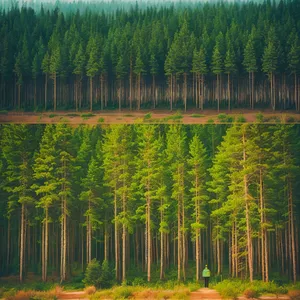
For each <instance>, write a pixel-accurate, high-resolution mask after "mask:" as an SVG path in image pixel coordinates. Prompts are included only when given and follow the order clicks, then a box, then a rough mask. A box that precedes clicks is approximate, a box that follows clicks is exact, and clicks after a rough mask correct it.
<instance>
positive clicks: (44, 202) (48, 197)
mask: <svg viewBox="0 0 300 300" xmlns="http://www.w3.org/2000/svg"><path fill="white" fill-rule="evenodd" d="M54 133H55V128H54V126H53V125H46V128H45V131H44V134H43V137H42V140H41V143H40V150H39V152H38V153H37V155H36V156H35V162H34V165H33V172H34V173H33V177H34V179H35V183H34V184H33V185H32V188H33V189H34V191H35V193H36V195H37V196H38V197H39V200H38V202H37V204H36V207H42V208H43V210H44V215H43V219H42V230H43V235H42V238H43V239H42V280H43V281H44V282H46V281H47V273H48V253H49V242H48V239H49V222H50V217H49V208H50V207H51V206H52V205H53V204H54V203H55V202H56V201H58V196H57V193H58V182H57V174H56V168H57V156H56V151H55V145H56V144H55V143H56V142H55V139H53V136H54Z"/></svg>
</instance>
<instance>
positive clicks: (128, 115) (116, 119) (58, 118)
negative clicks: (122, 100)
mask: <svg viewBox="0 0 300 300" xmlns="http://www.w3.org/2000/svg"><path fill="white" fill-rule="evenodd" d="M259 112H262V113H263V115H264V117H265V119H266V121H265V122H264V123H268V124H270V123H275V121H276V120H275V119H277V121H280V122H283V123H285V122H289V123H294V122H296V123H297V122H300V115H299V114H297V113H295V112H294V111H284V112H273V111H270V110H265V111H258V110H257V111H256V110H254V111H253V110H246V109H244V110H241V109H236V110H232V111H230V112H228V111H220V112H219V113H218V112H217V111H216V110H205V111H199V110H190V111H187V112H185V113H180V117H179V118H176V112H174V111H173V112H168V111H163V110H161V111H160V110H155V111H146V110H145V111H125V110H124V111H121V112H119V111H102V112H93V113H92V114H90V113H89V112H72V111H59V112H47V113H24V112H13V111H12V112H8V113H7V114H0V123H16V124H56V123H67V124H70V125H79V124H87V125H96V124H136V123H144V124H162V123H164V124H172V123H181V124H206V123H207V122H208V121H210V120H213V121H214V122H215V123H223V122H220V120H219V118H218V115H219V114H220V113H222V114H227V116H232V117H234V118H235V119H237V118H238V117H240V116H243V117H244V118H245V120H246V121H247V122H249V123H253V122H255V121H256V117H257V114H258V113H259ZM147 114H148V118H147ZM177 117H178V115H177Z"/></svg>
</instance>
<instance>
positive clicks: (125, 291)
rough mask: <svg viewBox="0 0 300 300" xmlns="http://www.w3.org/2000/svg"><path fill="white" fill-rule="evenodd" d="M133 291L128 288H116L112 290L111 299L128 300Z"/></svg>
mask: <svg viewBox="0 0 300 300" xmlns="http://www.w3.org/2000/svg"><path fill="white" fill-rule="evenodd" d="M133 291H134V290H133V289H132V288H130V287H128V286H125V287H123V286H122V287H119V288H116V289H115V290H114V295H113V299H128V298H129V297H130V296H131V295H132V293H133Z"/></svg>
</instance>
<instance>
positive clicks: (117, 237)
mask: <svg viewBox="0 0 300 300" xmlns="http://www.w3.org/2000/svg"><path fill="white" fill-rule="evenodd" d="M117 213H118V210H117V187H116V186H115V189H114V217H115V271H116V280H119V233H118V230H119V226H118V222H117Z"/></svg>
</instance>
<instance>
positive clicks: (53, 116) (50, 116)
mask: <svg viewBox="0 0 300 300" xmlns="http://www.w3.org/2000/svg"><path fill="white" fill-rule="evenodd" d="M57 116H58V115H56V114H50V115H49V118H55V117H57Z"/></svg>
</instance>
